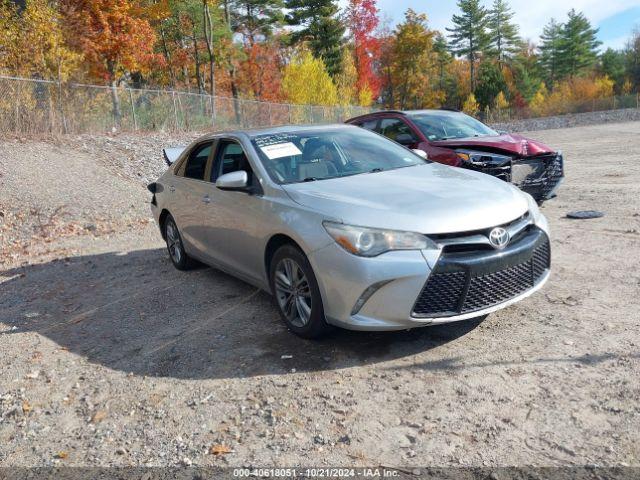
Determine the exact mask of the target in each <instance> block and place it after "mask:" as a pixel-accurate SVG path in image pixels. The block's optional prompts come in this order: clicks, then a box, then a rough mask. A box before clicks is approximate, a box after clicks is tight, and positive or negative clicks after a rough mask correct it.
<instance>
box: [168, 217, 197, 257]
mask: <svg viewBox="0 0 640 480" xmlns="http://www.w3.org/2000/svg"><path fill="white" fill-rule="evenodd" d="M164 239H165V241H166V242H167V251H168V252H169V258H170V259H171V263H173V266H174V267H176V268H177V269H178V270H189V269H190V268H192V267H193V264H194V262H193V260H192V259H191V258H190V257H189V255H187V252H186V251H185V249H184V243H182V237H181V236H180V231H179V230H178V226H177V225H176V222H175V220H174V219H173V217H172V216H171V214H169V215H168V216H167V219H166V220H165V222H164Z"/></svg>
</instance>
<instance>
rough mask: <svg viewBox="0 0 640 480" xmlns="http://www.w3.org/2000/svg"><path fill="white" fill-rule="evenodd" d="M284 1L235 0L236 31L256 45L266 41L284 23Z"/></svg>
mask: <svg viewBox="0 0 640 480" xmlns="http://www.w3.org/2000/svg"><path fill="white" fill-rule="evenodd" d="M283 7H284V3H283V1H282V0H235V5H234V15H233V17H234V31H235V32H236V33H239V34H241V35H242V36H243V38H244V40H245V42H244V43H248V44H249V45H254V44H255V43H256V42H258V41H265V40H267V39H268V38H269V37H271V35H272V34H273V30H274V28H277V27H278V26H280V25H281V24H282V22H283V21H284V14H283V13H282V8H283Z"/></svg>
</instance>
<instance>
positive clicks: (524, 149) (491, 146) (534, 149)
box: [429, 133, 553, 157]
mask: <svg viewBox="0 0 640 480" xmlns="http://www.w3.org/2000/svg"><path fill="white" fill-rule="evenodd" d="M429 143H430V144H431V145H436V146H438V147H446V148H470V149H473V148H476V149H479V150H483V151H491V152H500V153H506V154H511V155H517V156H519V157H529V156H532V155H541V154H544V153H552V152H553V149H552V148H550V147H548V146H546V145H545V144H544V143H541V142H537V141H536V140H531V139H529V138H526V137H523V136H522V135H516V134H508V133H505V134H503V135H496V136H491V137H470V138H452V139H451V140H440V141H436V142H429Z"/></svg>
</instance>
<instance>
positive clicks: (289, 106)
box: [287, 103, 293, 125]
mask: <svg viewBox="0 0 640 480" xmlns="http://www.w3.org/2000/svg"><path fill="white" fill-rule="evenodd" d="M287 111H288V113H289V125H291V124H292V123H293V121H292V120H291V104H290V103H287Z"/></svg>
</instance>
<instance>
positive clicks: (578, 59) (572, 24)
mask: <svg viewBox="0 0 640 480" xmlns="http://www.w3.org/2000/svg"><path fill="white" fill-rule="evenodd" d="M597 33H598V29H597V28H592V27H591V23H590V22H589V20H588V19H587V17H585V16H584V14H583V13H581V12H580V13H578V12H576V11H575V9H573V8H572V9H571V10H569V13H568V19H567V22H566V23H565V24H564V25H563V26H562V32H561V36H560V44H559V47H560V48H559V52H558V53H559V73H560V78H564V77H567V76H574V75H578V74H580V73H582V72H584V71H586V70H588V69H591V68H592V67H593V66H594V65H595V63H596V60H597V58H598V52H597V49H598V46H599V45H600V44H601V43H602V42H599V41H598V40H597V39H596V34H597Z"/></svg>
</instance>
